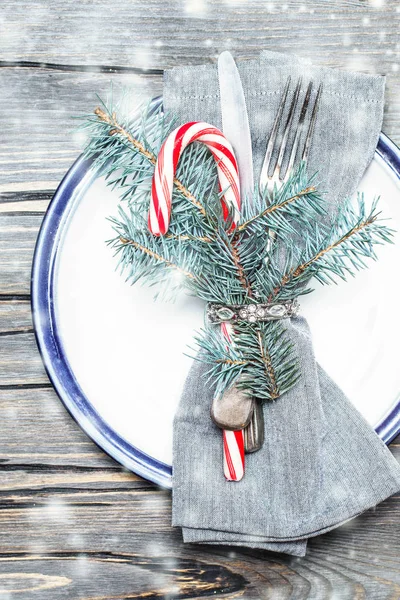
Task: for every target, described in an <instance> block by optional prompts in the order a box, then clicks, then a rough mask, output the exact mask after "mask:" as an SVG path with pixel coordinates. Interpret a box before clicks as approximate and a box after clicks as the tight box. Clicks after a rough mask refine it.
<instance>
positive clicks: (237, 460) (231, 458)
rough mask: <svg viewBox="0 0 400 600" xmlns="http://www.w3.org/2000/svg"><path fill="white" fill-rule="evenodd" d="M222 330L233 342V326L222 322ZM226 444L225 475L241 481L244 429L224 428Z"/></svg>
mask: <svg viewBox="0 0 400 600" xmlns="http://www.w3.org/2000/svg"><path fill="white" fill-rule="evenodd" d="M221 331H222V333H223V335H224V336H225V338H226V340H227V342H228V343H229V344H233V340H232V333H233V327H232V325H231V324H230V323H221ZM222 439H223V444H224V475H225V479H227V480H228V481H240V480H241V479H242V477H243V475H244V430H243V429H238V430H236V431H229V430H228V429H223V430H222Z"/></svg>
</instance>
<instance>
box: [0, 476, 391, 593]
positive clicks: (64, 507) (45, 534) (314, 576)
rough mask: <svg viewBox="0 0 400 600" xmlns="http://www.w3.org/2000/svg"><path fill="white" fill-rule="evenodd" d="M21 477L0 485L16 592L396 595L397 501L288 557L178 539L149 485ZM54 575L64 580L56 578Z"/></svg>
mask: <svg viewBox="0 0 400 600" xmlns="http://www.w3.org/2000/svg"><path fill="white" fill-rule="evenodd" d="M20 478H21V480H22V479H24V483H27V484H28V485H27V487H26V489H24V487H16V488H15V487H14V486H9V487H8V488H7V486H3V488H2V490H1V493H0V505H1V506H2V508H3V510H2V511H1V513H0V523H1V527H0V546H1V548H3V549H4V548H5V545H4V544H6V548H7V553H6V554H4V550H3V553H2V554H0V583H1V584H4V583H5V581H4V580H6V582H7V585H8V584H10V587H9V588H8V589H14V590H15V591H17V589H20V590H21V591H20V593H21V594H22V595H20V594H19V597H22V598H30V596H29V593H31V591H33V589H32V588H33V586H34V585H39V584H40V583H42V582H43V580H45V581H48V583H52V584H53V585H54V587H53V588H51V587H49V588H48V590H47V589H46V588H43V589H42V590H41V591H42V595H41V598H44V599H46V598H54V597H58V596H55V595H54V594H55V591H54V590H55V589H56V584H57V585H59V586H60V591H59V593H60V594H61V591H62V593H63V594H64V595H65V597H68V598H93V597H96V598H104V599H106V598H107V599H109V598H114V597H119V598H140V597H150V598H165V597H168V594H170V595H171V597H173V598H192V599H194V598H209V597H215V596H216V595H219V594H223V593H224V594H227V597H229V598H233V597H236V595H237V594H238V593H239V597H241V596H242V597H245V598H252V599H253V598H254V599H257V600H259V599H260V598H265V599H267V598H288V599H289V598H298V599H303V598H314V599H318V600H320V599H323V598H331V597H332V598H333V597H336V596H337V597H340V598H341V599H342V598H349V599H353V598H374V600H375V598H382V599H389V598H392V599H393V598H397V597H398V593H399V590H400V553H399V547H400V536H399V535H398V534H397V533H396V529H395V525H396V522H397V521H396V514H397V512H396V511H398V510H399V498H391V499H389V500H388V501H386V502H384V503H382V504H381V505H380V506H379V507H378V508H377V509H376V510H374V511H368V512H367V513H365V514H364V515H363V516H362V517H359V518H358V519H355V520H353V521H352V522H350V523H349V524H347V525H346V526H345V527H341V528H339V529H337V530H335V531H333V532H331V533H329V534H326V535H324V536H320V537H318V538H315V539H313V540H312V541H311V542H310V544H309V551H308V554H307V556H306V557H305V558H303V559H294V558H290V557H287V556H284V555H276V554H273V553H269V552H260V551H252V550H238V549H237V548H229V547H226V548H220V547H216V546H214V547H213V546H210V547H208V548H205V547H204V546H203V547H202V546H196V545H189V546H188V545H185V546H183V544H182V542H181V536H180V532H179V530H177V529H175V528H172V527H171V525H170V522H171V497H170V494H169V493H168V492H166V491H161V490H157V489H156V488H154V487H149V488H147V489H142V490H141V489H137V488H134V487H132V488H131V489H129V486H126V487H125V488H124V489H123V490H117V489H115V487H114V484H113V483H112V482H111V485H110V487H109V488H107V484H104V483H103V484H102V485H103V487H102V488H101V489H93V490H91V491H90V492H89V491H88V490H87V489H83V490H81V489H80V487H79V484H78V485H77V482H76V476H75V475H74V476H73V478H72V476H71V474H70V473H68V472H66V473H64V474H63V478H64V481H63V483H60V481H59V480H58V481H57V483H56V485H55V486H54V490H52V489H51V488H49V487H45V486H40V484H39V485H38V484H37V481H31V474H30V473H24V472H22V471H21V473H20ZM71 478H72V480H71ZM84 483H85V479H84V477H83V484H84ZM15 485H18V482H15ZM11 530H12V532H13V534H12V536H10V535H8V531H11ZM117 567H118V568H117ZM114 569H115V570H114ZM100 570H101V571H102V575H100ZM28 573H30V574H34V576H33V577H32V579H29V577H28V576H27V574H28ZM43 574H44V575H45V577H44V578H43V579H41V578H40V575H43ZM62 577H66V579H67V581H63V580H61V579H58V580H57V578H62ZM98 577H100V582H101V586H102V587H103V588H104V589H99V588H98V584H99V581H98ZM52 578H53V579H52ZM2 580H3V581H2ZM27 580H29V581H27ZM24 582H25V583H28V586H27V588H28V589H27V590H26V591H22V589H21V588H22V584H23V583H24ZM122 582H123V583H122ZM11 584H12V585H13V586H20V587H11ZM62 585H64V586H65V588H66V589H64V590H62ZM30 586H31V587H30ZM121 586H122V587H121ZM235 586H236V587H235ZM5 589H7V588H5ZM50 590H52V591H50ZM105 590H106V592H105ZM146 594H147V595H146ZM60 597H62V596H61V595H60Z"/></svg>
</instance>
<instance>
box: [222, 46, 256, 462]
mask: <svg viewBox="0 0 400 600" xmlns="http://www.w3.org/2000/svg"><path fill="white" fill-rule="evenodd" d="M218 82H219V90H220V104H221V115H222V130H223V133H224V135H225V136H226V138H227V139H228V140H229V141H230V143H231V144H232V146H233V150H234V152H235V156H236V160H237V162H238V167H239V181H240V194H241V198H242V202H251V201H252V198H253V191H254V173H253V151H252V145H251V133H250V126H249V118H248V114H247V107H246V99H245V95H244V91H243V86H242V82H241V79H240V74H239V71H238V68H237V66H236V63H235V60H234V58H233V56H232V55H231V53H230V52H228V51H225V52H222V54H220V56H219V57H218ZM257 404H258V403H257V401H255V400H252V402H251V403H247V406H246V408H247V409H248V410H249V416H250V423H249V424H248V425H247V426H246V427H245V429H243V430H242V433H243V442H244V449H245V451H246V452H254V451H256V450H258V449H259V448H260V447H261V446H262V443H263V437H264V426H263V422H262V420H261V418H260V415H261V416H262V407H261V406H257ZM243 458H244V457H243ZM243 467H244V461H243Z"/></svg>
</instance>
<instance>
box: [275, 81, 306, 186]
mask: <svg viewBox="0 0 400 600" xmlns="http://www.w3.org/2000/svg"><path fill="white" fill-rule="evenodd" d="M301 82H302V79H301V77H300V79H299V80H298V82H297V85H296V89H295V91H294V96H293V100H292V104H291V106H290V110H289V114H288V117H287V121H286V125H285V130H284V132H283V137H282V142H281V147H280V149H279V155H278V160H277V161H276V165H275V170H274V175H273V177H274V179H275V178H277V177H279V179H281V176H280V172H281V167H282V162H283V157H284V154H285V150H286V145H287V142H288V139H289V132H290V128H291V126H292V122H293V117H294V113H295V111H296V107H297V101H298V99H299V94H300V88H301Z"/></svg>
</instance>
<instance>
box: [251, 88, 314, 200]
mask: <svg viewBox="0 0 400 600" xmlns="http://www.w3.org/2000/svg"><path fill="white" fill-rule="evenodd" d="M290 81H291V78H290V77H289V78H288V80H287V82H286V86H285V89H284V92H283V95H282V99H281V102H280V104H279V108H278V112H277V114H276V117H275V121H274V124H273V127H272V131H271V134H270V136H269V140H268V143H267V149H266V152H265V157H264V162H263V166H262V169H261V175H260V180H259V187H260V192H261V193H264V191H265V189H267V190H268V191H273V190H274V187H275V185H276V186H277V187H278V188H279V187H280V186H281V185H282V184H283V183H285V181H287V179H288V177H289V176H290V174H291V172H292V171H293V168H294V165H295V161H296V157H297V154H298V148H299V143H300V140H301V137H302V133H303V130H304V124H305V119H306V115H307V113H308V109H309V107H311V106H312V104H311V103H310V100H311V92H312V89H313V82H312V81H310V83H309V84H308V86H307V91H306V94H305V97H304V100H303V105H302V107H301V110H300V115H299V119H298V122H297V125H296V129H295V134H294V137H293V139H292V141H291V145H288V142H289V134H290V132H291V130H292V129H293V121H294V116H295V113H296V108H297V105H298V102H299V97H300V90H301V85H302V80H301V78H300V79H299V80H298V82H297V85H296V89H295V91H294V95H293V99H292V102H291V104H290V108H289V112H288V115H287V117H286V122H285V125H284V128H283V132H282V135H281V138H280V139H281V142H280V146H279V150H278V138H279V130H280V129H281V124H282V122H283V114H284V109H285V106H286V105H287V101H288V92H289V87H290ZM321 93H322V84H320V85H319V87H318V91H317V95H316V97H315V100H314V104H313V106H312V108H311V110H312V112H311V119H310V122H309V125H308V131H307V135H306V138H305V141H304V145H303V151H302V153H301V157H300V159H301V160H302V161H304V162H307V159H308V155H309V151H310V147H311V138H312V135H313V132H314V127H315V121H316V119H317V112H318V106H319V102H320V98H321ZM276 151H278V157H277V159H276V162H275V165H274V164H273V158H274V155H275V154H276ZM287 157H289V158H288V160H287V162H286V164H287V166H286V169H284V170H283V164H284V160H285V159H287ZM271 171H272V172H271Z"/></svg>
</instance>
